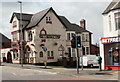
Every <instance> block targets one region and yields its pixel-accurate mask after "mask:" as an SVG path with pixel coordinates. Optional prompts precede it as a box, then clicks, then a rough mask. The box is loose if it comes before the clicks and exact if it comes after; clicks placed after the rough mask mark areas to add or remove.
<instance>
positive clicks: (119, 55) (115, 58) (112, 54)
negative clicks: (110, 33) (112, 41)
mask: <svg viewBox="0 0 120 82" xmlns="http://www.w3.org/2000/svg"><path fill="white" fill-rule="evenodd" d="M105 61H106V65H115V66H116V65H120V48H119V47H116V46H112V45H111V46H110V45H108V44H105Z"/></svg>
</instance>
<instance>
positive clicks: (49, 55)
mask: <svg viewBox="0 0 120 82" xmlns="http://www.w3.org/2000/svg"><path fill="white" fill-rule="evenodd" d="M47 58H48V59H54V52H53V51H47Z"/></svg>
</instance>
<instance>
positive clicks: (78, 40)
mask: <svg viewBox="0 0 120 82" xmlns="http://www.w3.org/2000/svg"><path fill="white" fill-rule="evenodd" d="M81 46H82V45H81V37H80V36H77V47H81Z"/></svg>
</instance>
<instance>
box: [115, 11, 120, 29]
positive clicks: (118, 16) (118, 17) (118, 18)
mask: <svg viewBox="0 0 120 82" xmlns="http://www.w3.org/2000/svg"><path fill="white" fill-rule="evenodd" d="M118 29H120V12H118V13H115V30H118Z"/></svg>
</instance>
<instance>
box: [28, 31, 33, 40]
mask: <svg viewBox="0 0 120 82" xmlns="http://www.w3.org/2000/svg"><path fill="white" fill-rule="evenodd" d="M32 39H33V35H32V31H29V32H28V40H30V41H32Z"/></svg>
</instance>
